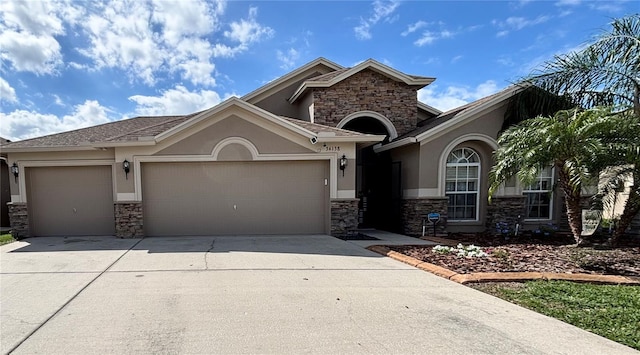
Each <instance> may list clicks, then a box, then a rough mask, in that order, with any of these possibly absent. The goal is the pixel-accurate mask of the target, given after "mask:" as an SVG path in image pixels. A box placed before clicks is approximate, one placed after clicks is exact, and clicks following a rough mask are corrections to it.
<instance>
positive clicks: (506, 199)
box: [486, 195, 527, 233]
mask: <svg viewBox="0 0 640 355" xmlns="http://www.w3.org/2000/svg"><path fill="white" fill-rule="evenodd" d="M526 199H527V197H526V196H525V195H517V196H495V197H492V198H491V203H489V204H488V205H487V221H486V223H487V224H486V227H487V231H488V232H490V233H497V229H496V223H498V222H504V223H507V225H508V226H509V228H515V225H516V223H518V216H520V220H522V219H523V218H524V216H525V212H526V211H525V204H526Z"/></svg>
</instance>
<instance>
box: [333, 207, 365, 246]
mask: <svg viewBox="0 0 640 355" xmlns="http://www.w3.org/2000/svg"><path fill="white" fill-rule="evenodd" d="M358 202H359V199H357V198H354V199H350V198H349V199H346V198H345V199H334V200H331V235H333V236H337V237H341V236H345V235H347V234H349V233H351V232H352V231H353V230H355V229H357V228H358Z"/></svg>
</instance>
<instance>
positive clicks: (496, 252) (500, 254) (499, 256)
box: [491, 249, 509, 261]
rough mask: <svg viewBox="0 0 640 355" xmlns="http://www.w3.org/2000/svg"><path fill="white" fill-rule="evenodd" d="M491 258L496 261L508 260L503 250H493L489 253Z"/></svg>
mask: <svg viewBox="0 0 640 355" xmlns="http://www.w3.org/2000/svg"><path fill="white" fill-rule="evenodd" d="M491 256H493V257H494V258H496V259H500V260H503V261H507V260H509V252H508V251H506V250H504V249H493V250H492V251H491Z"/></svg>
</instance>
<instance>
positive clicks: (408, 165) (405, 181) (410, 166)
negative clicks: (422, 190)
mask: <svg viewBox="0 0 640 355" xmlns="http://www.w3.org/2000/svg"><path fill="white" fill-rule="evenodd" d="M391 159H392V161H394V162H397V161H399V162H400V163H401V166H402V168H401V169H402V170H401V172H400V175H401V183H402V189H403V190H407V189H417V188H418V176H419V173H420V147H419V145H418V144H411V145H409V146H405V147H401V148H398V149H394V150H392V151H391Z"/></svg>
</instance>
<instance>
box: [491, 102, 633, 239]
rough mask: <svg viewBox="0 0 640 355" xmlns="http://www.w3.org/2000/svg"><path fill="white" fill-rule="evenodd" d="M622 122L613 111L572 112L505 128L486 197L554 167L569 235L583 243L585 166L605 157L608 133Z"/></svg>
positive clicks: (588, 177) (589, 175) (587, 178)
mask: <svg viewBox="0 0 640 355" xmlns="http://www.w3.org/2000/svg"><path fill="white" fill-rule="evenodd" d="M625 119H626V117H625V116H624V115H620V114H618V113H615V112H613V111H612V110H611V109H602V108H595V109H590V110H586V111H581V110H578V109H572V110H563V111H558V112H557V113H556V114H555V115H554V116H538V117H535V118H532V119H529V120H525V121H523V122H521V123H519V124H517V125H514V126H512V127H510V128H508V129H507V130H506V131H504V132H503V133H502V134H501V135H500V137H498V145H499V148H498V150H496V152H495V153H494V161H495V164H494V166H493V168H492V169H491V172H490V180H491V186H490V189H489V194H490V195H492V194H493V193H494V192H495V191H496V190H497V189H498V187H500V185H501V184H503V183H504V182H506V181H507V180H509V179H511V178H512V177H514V176H515V177H517V178H518V179H519V180H520V181H521V182H523V183H524V184H525V185H528V184H530V183H532V182H533V181H534V180H535V178H536V177H537V176H538V175H539V173H540V171H541V169H543V168H545V167H548V166H553V167H554V168H555V170H556V172H557V174H558V181H557V188H559V189H560V190H561V191H562V192H563V194H564V202H565V208H566V211H567V217H568V220H569V227H570V228H571V233H572V234H573V237H574V239H575V242H576V244H577V245H580V244H582V242H583V240H582V188H583V186H584V185H586V184H589V183H590V181H593V174H592V173H591V172H590V170H589V167H590V166H593V164H594V157H602V156H605V155H606V154H607V153H608V149H610V147H611V142H610V141H608V139H607V138H608V137H610V136H611V134H610V133H609V132H614V131H616V129H618V130H620V127H624V126H625V125H626V123H625V122H624V121H625ZM618 143H620V144H622V143H623V142H618Z"/></svg>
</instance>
